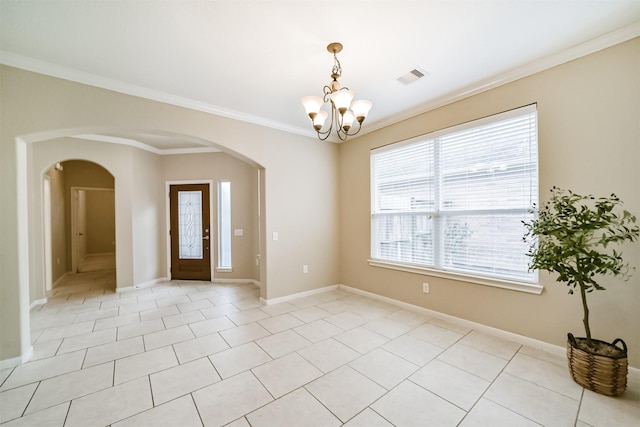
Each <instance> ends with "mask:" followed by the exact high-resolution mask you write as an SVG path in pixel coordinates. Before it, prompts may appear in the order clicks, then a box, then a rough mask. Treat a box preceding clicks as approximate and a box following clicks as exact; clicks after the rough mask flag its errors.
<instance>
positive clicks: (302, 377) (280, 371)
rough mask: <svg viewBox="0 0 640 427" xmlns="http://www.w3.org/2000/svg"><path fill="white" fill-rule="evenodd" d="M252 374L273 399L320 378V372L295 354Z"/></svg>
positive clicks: (261, 367) (270, 363)
mask: <svg viewBox="0 0 640 427" xmlns="http://www.w3.org/2000/svg"><path fill="white" fill-rule="evenodd" d="M252 372H253V373H254V374H255V376H256V377H258V379H259V380H260V382H261V383H262V384H264V386H265V387H266V388H267V390H269V392H270V393H271V394H272V395H273V396H274V397H275V398H278V397H281V396H283V395H285V394H287V393H289V392H290V391H293V390H295V389H296V388H299V387H302V386H303V385H305V384H307V383H309V382H311V381H313V380H314V379H316V378H318V377H320V376H321V375H322V372H321V371H320V370H319V369H318V368H316V367H315V366H313V365H312V364H311V363H309V362H307V361H306V360H305V359H304V358H303V357H302V356H300V355H299V354H297V353H292V354H289V355H287V356H284V357H281V358H280V359H276V360H274V361H272V362H268V363H265V364H264V365H260V366H258V367H257V368H253V369H252Z"/></svg>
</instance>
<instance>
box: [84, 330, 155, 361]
mask: <svg viewBox="0 0 640 427" xmlns="http://www.w3.org/2000/svg"><path fill="white" fill-rule="evenodd" d="M142 352H144V343H143V342H142V337H134V338H129V339H126V340H123V341H116V342H113V343H109V344H104V345H100V346H97V347H92V348H90V349H88V350H87V357H86V358H85V360H84V365H83V368H85V369H86V368H88V367H90V366H94V365H99V364H101V363H105V362H110V361H112V360H118V359H122V358H123V357H127V356H131V355H133V354H138V353H142Z"/></svg>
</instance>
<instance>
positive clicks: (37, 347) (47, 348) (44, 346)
mask: <svg viewBox="0 0 640 427" xmlns="http://www.w3.org/2000/svg"><path fill="white" fill-rule="evenodd" d="M60 344H62V338H60V339H57V340H53V341H45V342H43V343H36V344H34V345H33V355H31V359H29V361H30V362H34V361H36V360H40V359H46V358H47V357H51V356H55V354H56V353H57V352H58V348H60ZM0 384H2V379H1V378H0Z"/></svg>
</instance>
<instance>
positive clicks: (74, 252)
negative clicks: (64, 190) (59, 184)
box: [69, 187, 117, 274]
mask: <svg viewBox="0 0 640 427" xmlns="http://www.w3.org/2000/svg"><path fill="white" fill-rule="evenodd" d="M70 190H71V193H70V197H71V198H70V199H69V201H70V203H71V224H70V225H71V226H70V227H69V228H70V229H71V230H70V231H71V274H76V273H77V272H78V261H80V260H79V259H78V242H77V240H76V237H77V236H76V226H77V224H76V220H77V217H78V212H77V209H78V204H77V203H76V198H75V194H76V191H111V192H113V197H114V202H115V196H116V193H115V191H116V190H115V188H100V187H71V188H70ZM114 209H115V208H114ZM114 220H116V221H117V219H116V218H115V212H114ZM116 227H117V224H116ZM116 250H117V249H116Z"/></svg>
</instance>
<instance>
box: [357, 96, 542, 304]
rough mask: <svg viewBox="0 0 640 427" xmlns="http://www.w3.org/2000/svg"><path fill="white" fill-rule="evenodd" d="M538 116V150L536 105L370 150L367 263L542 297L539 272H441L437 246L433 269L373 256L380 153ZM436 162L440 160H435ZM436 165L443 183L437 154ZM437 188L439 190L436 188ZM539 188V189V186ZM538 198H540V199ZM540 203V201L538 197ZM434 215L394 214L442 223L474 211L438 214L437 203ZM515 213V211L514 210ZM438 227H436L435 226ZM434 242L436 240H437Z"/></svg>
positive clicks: (430, 266) (433, 245)
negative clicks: (526, 276) (376, 163)
mask: <svg viewBox="0 0 640 427" xmlns="http://www.w3.org/2000/svg"><path fill="white" fill-rule="evenodd" d="M532 113H534V114H536V122H535V126H536V128H535V137H536V140H535V143H536V148H537V143H538V141H537V135H538V130H537V129H538V118H537V105H536V104H531V105H527V106H524V107H519V108H515V109H513V110H509V111H506V112H503V113H498V114H494V115H491V116H487V117H484V118H481V119H477V120H473V121H469V122H466V123H462V124H459V125H455V126H452V127H448V128H445V129H441V130H438V131H435V132H431V133H427V134H424V135H419V136H417V137H414V138H410V139H407V140H404V141H399V142H396V143H392V144H389V145H385V146H382V147H378V148H375V149H372V150H371V153H370V179H371V180H370V196H371V206H370V214H371V217H370V221H371V222H370V233H371V236H370V237H371V240H370V258H369V259H368V263H369V265H370V266H373V267H380V268H387V269H392V270H398V271H404V272H409V273H415V274H421V275H427V276H433V277H439V278H446V279H452V280H456V281H463V282H468V283H474V284H479V285H486V286H493V287H499V288H503V289H510V290H516V291H522V292H527V293H532V294H540V293H542V290H543V286H541V285H540V284H539V283H538V274H537V271H534V273H533V278H532V279H531V280H526V279H523V280H519V279H516V278H503V277H495V276H492V275H491V274H487V275H483V274H480V273H475V272H474V273H469V272H461V271H452V270H448V269H445V268H438V267H443V263H442V261H441V259H442V257H443V256H444V245H442V246H441V247H439V245H437V244H432V246H431V248H432V249H433V257H434V260H433V264H434V265H426V264H413V263H410V262H403V261H393V260H388V259H383V258H375V256H374V254H375V253H376V250H377V248H376V242H377V237H376V226H375V221H376V219H378V218H379V217H384V215H385V214H383V213H380V212H376V202H377V200H376V179H375V176H374V174H375V168H374V158H375V155H376V154H377V153H382V152H387V151H389V150H395V149H400V148H403V147H407V146H411V145H415V144H418V143H420V142H428V141H435V140H437V139H439V138H442V137H445V136H447V135H451V134H454V133H457V132H461V131H464V130H470V129H473V128H478V127H481V126H485V125H488V124H491V123H496V122H500V121H504V120H508V119H510V118H514V117H518V116H522V115H527V114H532ZM438 150H439V146H438V143H435V142H434V152H437V151H438ZM536 155H537V156H538V157H539V154H537V153H536ZM436 159H437V160H436ZM433 162H434V164H433V169H434V176H435V177H436V178H435V180H438V179H441V176H440V175H439V174H440V171H439V167H440V163H439V162H440V159H439V158H438V155H437V154H434V160H433ZM538 171H539V159H538V158H536V164H535V171H534V174H535V179H536V180H537V183H536V184H539V172H538ZM436 187H438V186H436ZM536 187H537V185H536ZM437 197H438V196H437V195H434V200H435V199H437ZM538 197H539V195H538ZM536 199H537V197H536ZM534 202H535V203H536V204H537V203H538V200H534ZM434 209H435V211H432V210H429V211H427V209H425V211H424V212H418V211H406V212H405V213H402V212H401V211H400V212H395V213H394V214H395V215H396V217H397V216H398V215H403V214H412V215H416V214H420V215H425V214H426V215H432V216H433V217H434V218H437V219H436V221H440V220H442V218H443V217H445V216H448V217H451V216H452V215H456V214H458V213H465V212H472V211H473V209H465V210H461V211H457V212H455V213H452V212H448V213H446V212H447V211H446V210H439V203H438V202H436V206H435V208H434ZM530 209H531V207H528V208H527V210H530ZM517 210H518V211H519V212H523V211H524V208H518V209H517ZM508 211H509V210H508V209H505V212H508ZM512 211H513V210H512ZM436 225H437V224H436ZM436 225H434V227H433V233H435V234H434V236H437V234H438V233H439V227H437V226H436ZM523 235H524V231H523ZM434 240H435V238H434ZM437 249H439V253H436V251H437Z"/></svg>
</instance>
